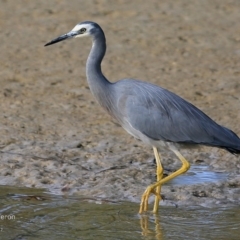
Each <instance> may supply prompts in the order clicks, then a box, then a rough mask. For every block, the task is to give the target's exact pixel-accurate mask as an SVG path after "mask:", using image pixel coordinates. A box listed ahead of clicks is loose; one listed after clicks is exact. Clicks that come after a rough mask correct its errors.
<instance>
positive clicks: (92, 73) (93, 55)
mask: <svg viewBox="0 0 240 240" xmlns="http://www.w3.org/2000/svg"><path fill="white" fill-rule="evenodd" d="M105 52H106V40H105V36H104V33H103V32H102V33H99V34H98V35H97V36H95V37H94V38H93V43H92V49H91V51H90V54H89V56H88V60H87V66H86V71H87V72H86V73H87V81H88V84H89V87H90V90H91V92H92V93H93V95H94V96H95V97H96V98H98V96H99V95H101V93H102V91H103V90H104V88H106V87H107V85H108V84H110V83H109V81H108V80H107V79H106V78H105V76H104V75H103V74H102V69H101V62H102V59H103V57H104V55H105Z"/></svg>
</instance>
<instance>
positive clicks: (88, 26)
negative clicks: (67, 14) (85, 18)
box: [72, 23, 94, 38]
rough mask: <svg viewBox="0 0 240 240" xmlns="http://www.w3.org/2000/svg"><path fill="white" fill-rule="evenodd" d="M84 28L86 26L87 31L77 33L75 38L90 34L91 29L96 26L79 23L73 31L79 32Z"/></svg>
mask: <svg viewBox="0 0 240 240" xmlns="http://www.w3.org/2000/svg"><path fill="white" fill-rule="evenodd" d="M82 28H86V32H84V33H83V34H79V35H76V36H75V38H77V37H85V36H88V35H89V33H90V30H91V29H93V28H94V26H92V24H87V23H83V24H77V25H76V26H75V27H74V28H73V29H72V32H78V31H79V30H80V29H82Z"/></svg>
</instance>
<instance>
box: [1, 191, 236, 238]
mask: <svg viewBox="0 0 240 240" xmlns="http://www.w3.org/2000/svg"><path fill="white" fill-rule="evenodd" d="M0 203H1V208H0V239H21V240H23V239H51V240H54V239H58V240H59V239H199V240H200V239H239V234H240V208H239V207H235V208H217V209H216V208H215V209H212V208H211V209H208V208H201V207H188V208H186V207H184V208H182V207H181V208H175V207H161V209H160V212H159V214H158V215H157V216H154V215H152V214H150V213H149V214H148V215H143V216H140V215H138V214H137V211H138V207H139V205H138V204H135V203H128V202H117V203H116V202H115V203H114V202H110V201H106V200H104V201H103V200H96V199H92V200H91V199H87V198H73V197H67V196H65V197H62V196H55V195H50V194H48V193H44V190H41V189H40V190H38V189H28V188H14V187H7V186H1V187H0Z"/></svg>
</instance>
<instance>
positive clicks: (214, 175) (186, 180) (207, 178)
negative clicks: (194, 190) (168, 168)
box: [167, 165, 228, 185]
mask: <svg viewBox="0 0 240 240" xmlns="http://www.w3.org/2000/svg"><path fill="white" fill-rule="evenodd" d="M227 176H228V174H227V173H225V172H213V171H211V170H210V169H209V166H207V165H192V166H191V168H190V169H189V171H188V172H187V173H185V174H182V175H180V176H178V177H177V178H174V179H173V180H171V181H169V182H168V183H167V185H185V184H187V185H192V184H199V183H207V182H217V181H222V180H226V179H227Z"/></svg>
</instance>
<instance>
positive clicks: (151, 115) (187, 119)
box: [45, 21, 240, 212]
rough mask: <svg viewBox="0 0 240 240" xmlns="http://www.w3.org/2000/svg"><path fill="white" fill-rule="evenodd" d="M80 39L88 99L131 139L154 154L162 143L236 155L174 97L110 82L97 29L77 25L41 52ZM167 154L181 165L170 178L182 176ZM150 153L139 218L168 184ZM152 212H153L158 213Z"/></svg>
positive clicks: (231, 140)
mask: <svg viewBox="0 0 240 240" xmlns="http://www.w3.org/2000/svg"><path fill="white" fill-rule="evenodd" d="M82 36H91V37H92V40H93V45H92V49H91V52H90V54H89V57H88V60H87V65H86V74H87V81H88V84H89V87H90V89H91V92H92V94H93V95H94V96H95V98H96V100H97V101H98V102H99V103H100V105H101V106H102V107H103V108H104V109H105V110H106V111H107V112H108V113H109V114H110V115H111V116H112V117H114V118H115V119H116V120H117V121H118V122H119V123H120V124H121V125H122V126H123V128H124V129H125V130H126V131H128V132H129V133H130V134H132V135H133V136H134V137H136V138H138V139H141V140H142V141H143V142H145V143H146V144H150V145H152V146H153V148H155V150H156V148H158V147H159V146H161V143H162V142H167V143H168V144H167V145H169V144H170V145H171V143H172V144H177V143H181V144H185V145H188V144H202V145H207V146H213V147H219V148H224V149H226V150H228V151H229V152H231V153H235V154H239V153H240V139H239V137H238V136H237V135H236V134H235V133H234V132H232V131H231V130H229V129H227V128H225V127H223V126H220V125H219V124H217V123H216V122H214V121H213V120H212V119H211V118H210V117H208V116H207V115H206V114H204V113H203V112H202V111H201V110H199V109H198V108H196V107H195V106H194V105H192V104H191V103H189V102H187V101H185V100H184V99H182V98H181V97H179V96H177V95H176V94H174V93H172V92H170V91H168V90H166V89H164V88H161V87H159V86H156V85H154V84H151V83H147V82H143V81H139V80H134V79H123V80H120V81H118V82H116V83H111V82H109V81H108V80H107V79H106V78H105V76H104V75H103V74H102V71H101V62H102V59H103V57H104V55H105V52H106V41H105V36H104V32H103V31H102V29H101V27H100V26H99V25H98V24H96V23H94V22H89V21H86V22H82V23H80V24H77V25H76V26H75V27H74V28H73V30H72V31H70V32H69V33H67V34H64V35H62V36H60V37H58V38H56V39H54V40H53V41H51V42H49V43H47V44H46V45H45V46H47V45H51V44H54V43H57V42H59V41H62V40H65V39H68V38H77V37H82ZM170 149H171V150H172V151H174V153H175V154H176V155H177V156H178V157H179V159H180V160H181V161H182V162H183V167H182V168H181V169H179V170H178V171H176V173H174V174H172V175H173V176H172V178H173V177H176V176H177V175H179V174H181V173H183V172H185V171H187V170H188V168H189V164H188V162H187V161H186V160H185V159H184V158H183V157H182V156H181V154H180V153H179V152H178V151H177V150H175V148H170ZM154 153H155V157H156V158H159V163H158V172H157V174H158V182H157V183H156V184H153V185H151V186H150V187H149V188H148V189H147V190H146V191H145V193H144V195H143V198H142V202H141V208H140V212H142V211H144V210H146V209H147V206H146V204H147V200H146V199H148V197H149V194H150V193H154V194H155V195H156V199H155V203H156V205H157V204H158V202H159V196H158V194H160V186H161V184H163V183H165V182H166V181H168V180H170V179H171V176H169V177H166V178H163V175H162V167H161V163H160V156H157V155H156V151H154ZM159 169H160V170H159ZM157 189H158V190H157ZM142 206H143V207H142ZM154 211H155V212H156V211H157V207H156V208H155V210H154Z"/></svg>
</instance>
